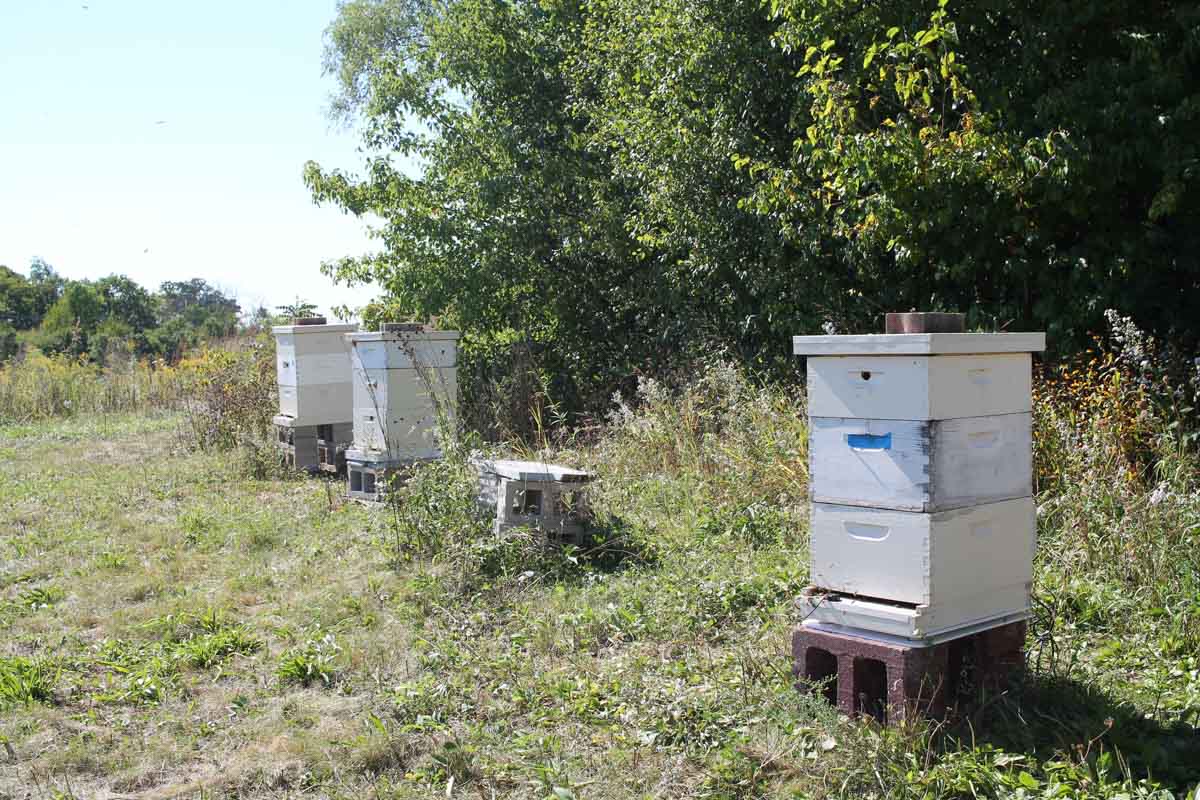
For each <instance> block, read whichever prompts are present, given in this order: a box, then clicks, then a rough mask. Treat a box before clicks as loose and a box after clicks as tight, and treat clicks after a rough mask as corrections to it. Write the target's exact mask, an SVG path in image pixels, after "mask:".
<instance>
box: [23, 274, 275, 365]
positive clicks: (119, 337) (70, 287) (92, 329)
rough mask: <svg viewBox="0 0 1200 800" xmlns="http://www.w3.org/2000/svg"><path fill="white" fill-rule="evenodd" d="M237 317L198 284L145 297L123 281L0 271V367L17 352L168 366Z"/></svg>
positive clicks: (224, 299)
mask: <svg viewBox="0 0 1200 800" xmlns="http://www.w3.org/2000/svg"><path fill="white" fill-rule="evenodd" d="M241 311H242V309H241V307H240V306H239V305H238V303H237V301H236V300H235V299H234V298H233V297H230V296H228V295H226V294H225V293H223V292H222V291H221V290H219V289H217V288H216V287H214V286H211V285H209V284H208V283H207V282H206V281H204V280H203V279H201V278H193V279H191V280H187V281H165V282H164V283H163V284H162V285H161V286H159V288H158V290H157V291H150V290H148V289H146V288H145V287H143V286H141V285H140V284H138V283H137V282H135V281H133V280H131V279H130V278H127V277H125V276H124V275H109V276H108V277H104V278H100V279H98V280H94V281H91V280H68V279H65V278H63V277H62V276H60V275H59V274H58V273H57V272H55V271H54V268H53V267H51V266H50V265H49V264H47V263H46V262H45V261H42V260H41V259H37V258H35V259H33V261H32V263H31V264H30V267H29V273H28V275H23V274H21V273H19V272H17V271H15V270H13V269H11V268H9V267H6V266H3V265H0V363H2V362H4V361H6V360H8V359H10V358H12V357H13V356H15V355H17V353H19V352H20V351H21V349H22V348H24V347H34V348H37V349H38V350H41V351H42V352H44V353H51V354H53V353H63V354H67V355H71V356H77V357H86V358H88V359H90V360H92V361H95V362H97V363H100V364H104V363H105V362H106V361H107V360H108V359H109V358H110V357H111V356H112V355H113V354H122V355H133V356H137V357H145V358H162V359H166V360H168V361H173V360H175V359H177V358H179V357H180V356H181V355H182V354H183V353H184V352H185V351H186V350H187V349H189V348H192V347H196V346H197V345H199V344H201V343H202V342H206V341H213V340H218V339H223V338H226V337H228V336H232V335H233V334H235V333H237V332H238V330H239V327H240V326H241V324H242V320H241ZM260 318H261V319H260ZM256 320H258V321H259V322H262V323H266V322H269V321H270V315H269V314H268V313H267V312H266V310H265V309H258V310H256V311H255V314H254V317H253V319H251V320H250V324H251V325H252V326H253V325H254V324H255V321H256Z"/></svg>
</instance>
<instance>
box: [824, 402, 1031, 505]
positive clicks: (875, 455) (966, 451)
mask: <svg viewBox="0 0 1200 800" xmlns="http://www.w3.org/2000/svg"><path fill="white" fill-rule="evenodd" d="M809 423H810V428H809V458H810V459H811V465H810V475H811V476H812V477H811V490H812V499H813V501H814V502H818V503H835V504H841V505H855V506H871V507H875V508H888V509H895V510H900V511H928V512H933V511H945V510H948V509H953V508H962V507H965V506H972V505H977V504H979V503H991V502H996V501H1000V500H1009V499H1012V498H1016V497H1028V496H1029V495H1031V494H1032V493H1033V452H1032V444H1033V433H1032V417H1031V415H1030V414H1002V415H994V416H986V417H965V418H960V419H947V420H932V421H913V420H893V419H847V418H840V417H813V418H811V419H810V420H809Z"/></svg>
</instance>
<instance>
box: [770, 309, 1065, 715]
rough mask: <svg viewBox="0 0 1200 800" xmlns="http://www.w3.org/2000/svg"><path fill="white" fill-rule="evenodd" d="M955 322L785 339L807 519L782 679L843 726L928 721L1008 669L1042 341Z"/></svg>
mask: <svg viewBox="0 0 1200 800" xmlns="http://www.w3.org/2000/svg"><path fill="white" fill-rule="evenodd" d="M964 321H965V317H964V315H962V314H948V313H921V312H910V313H902V314H888V315H887V320H886V327H885V330H886V333H883V334H867V335H844V336H843V335H825V336H797V337H795V339H794V340H793V351H794V352H795V354H796V355H802V356H806V357H807V359H808V361H807V368H806V371H807V377H808V393H807V394H808V417H809V419H808V422H809V448H808V450H809V458H810V465H809V475H810V481H809V491H810V499H811V511H812V516H811V524H810V526H809V530H810V556H811V563H810V566H811V581H812V585H811V586H810V587H808V588H807V589H806V590H805V591H804V592H803V593H802V595H801V597H800V598H798V599H797V606H798V607H799V608H800V609H801V612H802V614H803V622H802V623H801V624H800V625H799V626H798V627H797V628H796V629H795V631H794V632H793V634H792V655H793V658H794V671H795V675H796V678H797V684H798V685H799V686H800V687H802V688H806V689H811V690H814V691H821V692H823V693H824V695H825V697H826V698H827V699H828V700H829V702H831V703H833V704H835V705H836V706H837V707H838V708H839V709H840V710H841V711H842V712H844V713H846V714H848V715H851V716H870V717H874V718H876V719H878V720H879V721H881V722H884V723H891V722H897V721H900V720H904V719H911V718H912V717H913V716H914V715H917V714H928V715H931V716H941V715H943V714H945V712H946V711H947V709H948V708H951V707H955V706H957V705H959V704H960V702H961V701H962V700H964V699H966V698H968V697H970V696H971V695H974V694H976V693H977V692H978V691H980V690H983V691H988V690H991V691H995V690H997V689H1000V688H1002V687H1004V686H1005V685H1006V684H1007V683H1008V682H1009V681H1010V680H1011V679H1012V678H1013V677H1014V676H1015V674H1016V673H1018V672H1020V670H1021V669H1022V668H1023V667H1024V651H1023V648H1024V643H1025V631H1026V622H1025V621H1026V619H1027V618H1028V617H1029V611H1030V598H1029V589H1030V586H1031V582H1032V579H1033V556H1034V550H1035V548H1036V537H1037V515H1036V508H1035V504H1034V498H1033V432H1032V424H1033V422H1032V420H1033V414H1032V412H1033V407H1032V394H1033V393H1032V385H1031V374H1032V369H1031V366H1032V357H1033V353H1036V352H1040V351H1042V350H1043V349H1044V348H1045V334H1042V333H968V332H966V330H965V324H964Z"/></svg>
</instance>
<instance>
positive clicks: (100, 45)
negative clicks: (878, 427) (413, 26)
mask: <svg viewBox="0 0 1200 800" xmlns="http://www.w3.org/2000/svg"><path fill="white" fill-rule="evenodd" d="M336 5H337V4H336V0H296V1H295V2H284V1H283V0H244V1H243V2H233V1H232V0H206V2H199V3H184V2H174V1H173V0H75V1H74V2H62V1H61V0H24V1H22V0H0V264H5V265H7V266H9V267H12V268H13V269H16V270H17V271H19V272H25V271H26V270H27V269H28V266H29V261H30V259H31V258H32V257H33V256H40V257H42V258H44V259H45V260H46V261H47V262H49V263H50V264H51V265H52V266H53V267H54V268H55V269H56V270H58V272H59V273H60V274H62V275H64V276H65V277H68V278H98V277H101V276H103V275H109V274H112V273H123V274H125V275H128V276H129V277H131V278H133V279H134V280H136V281H138V282H139V283H142V284H143V285H146V286H148V287H150V288H157V287H158V285H159V284H160V283H161V282H162V281H164V280H181V279H186V278H191V277H202V278H204V279H205V280H207V281H209V282H210V283H213V284H215V285H218V286H220V287H221V288H223V289H225V290H227V291H230V292H233V293H235V294H236V295H237V296H238V298H239V300H240V301H241V302H242V305H243V307H244V308H248V307H250V306H251V305H255V304H258V303H265V304H267V305H269V306H273V305H277V304H281V303H284V302H288V301H290V300H292V299H293V298H294V297H295V296H297V295H299V296H300V297H302V298H304V299H307V300H310V301H312V302H315V303H317V305H318V306H320V307H321V308H322V309H328V308H329V306H331V305H334V304H340V303H346V304H349V305H351V306H355V305H362V304H363V303H365V302H366V301H367V300H369V299H370V298H371V297H373V296H374V294H375V290H374V289H372V288H358V289H347V288H345V287H334V286H333V283H332V281H330V280H329V279H328V278H326V277H325V276H323V275H322V274H321V273H320V271H319V269H318V267H319V265H320V263H321V261H322V260H323V259H329V258H336V257H340V256H343V255H355V254H359V253H362V252H366V251H369V250H371V249H373V248H374V243H373V242H372V241H371V240H370V239H369V238H368V237H367V235H366V225H365V224H364V223H363V222H362V221H360V220H357V219H355V218H354V217H351V216H347V215H343V214H342V213H341V212H340V211H339V210H338V209H336V208H334V207H332V206H325V207H320V208H318V207H316V206H314V205H313V203H312V199H311V197H310V195H309V194H308V192H307V190H306V189H305V188H304V183H303V181H302V180H301V172H302V169H303V165H304V162H305V161H306V160H308V159H310V158H311V159H314V160H316V161H317V162H318V163H320V164H322V166H327V167H333V166H336V167H341V168H344V169H350V170H357V169H358V168H359V164H360V163H361V157H360V156H359V155H358V153H357V151H356V148H357V144H358V141H357V137H356V135H355V134H354V133H353V132H352V131H346V130H342V129H340V128H338V127H335V126H333V125H332V124H331V123H330V122H329V120H328V118H327V116H326V107H327V105H328V97H329V93H330V92H331V91H332V90H333V82H332V80H331V79H328V78H325V77H324V76H322V74H321V54H322V46H323V38H322V34H323V31H324V29H325V27H326V26H327V25H328V24H329V22H330V21H332V19H333V18H334V15H335V13H336Z"/></svg>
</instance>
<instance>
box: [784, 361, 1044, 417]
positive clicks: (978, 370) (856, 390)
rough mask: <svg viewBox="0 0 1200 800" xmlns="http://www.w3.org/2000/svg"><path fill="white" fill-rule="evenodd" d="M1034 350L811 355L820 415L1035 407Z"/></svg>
mask: <svg viewBox="0 0 1200 800" xmlns="http://www.w3.org/2000/svg"><path fill="white" fill-rule="evenodd" d="M1031 381H1032V378H1031V359H1030V355H1029V354H1028V353H1002V354H993V355H965V356H820V357H815V358H810V359H809V360H808V413H809V414H810V415H811V416H814V417H862V418H875V419H907V420H930V419H953V418H955V417H978V416H989V415H995V414H1018V413H1024V412H1028V411H1030V410H1031V408H1032V399H1031V396H1032V392H1031Z"/></svg>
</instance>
